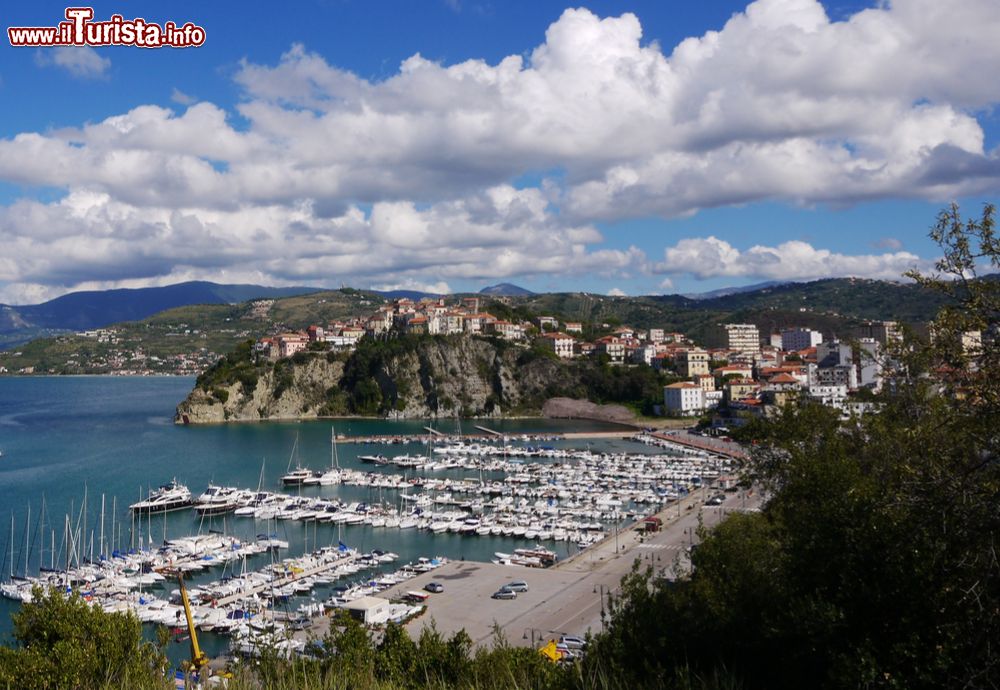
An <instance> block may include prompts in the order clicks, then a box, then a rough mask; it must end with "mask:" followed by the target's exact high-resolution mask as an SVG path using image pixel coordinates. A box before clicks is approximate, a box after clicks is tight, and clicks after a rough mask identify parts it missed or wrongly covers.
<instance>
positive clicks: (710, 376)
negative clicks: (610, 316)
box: [253, 297, 980, 429]
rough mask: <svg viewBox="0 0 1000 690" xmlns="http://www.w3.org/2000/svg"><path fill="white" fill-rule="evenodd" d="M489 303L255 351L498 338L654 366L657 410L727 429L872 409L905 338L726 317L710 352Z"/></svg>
mask: <svg viewBox="0 0 1000 690" xmlns="http://www.w3.org/2000/svg"><path fill="white" fill-rule="evenodd" d="M484 302H485V300H483V299H481V298H478V297H464V298H459V299H453V300H449V299H446V298H425V299H422V300H412V299H407V298H401V299H396V300H393V301H388V302H386V303H385V304H381V305H379V306H378V307H377V308H376V309H375V310H374V311H373V312H372V313H370V314H368V315H365V316H360V317H357V318H353V319H347V320H343V321H334V322H331V323H328V324H324V325H311V326H309V327H308V328H306V329H304V330H302V331H292V332H282V333H276V334H274V335H269V336H265V337H261V338H259V339H257V340H256V341H255V343H254V348H253V349H254V354H255V356H256V357H257V358H258V360H260V361H269V362H278V361H280V360H284V359H287V358H294V357H296V355H297V354H298V353H300V352H308V351H331V352H342V353H350V352H352V351H354V350H355V349H356V348H357V346H358V344H359V343H360V342H362V339H364V338H368V339H372V340H379V339H382V340H388V339H391V338H395V337H399V336H402V335H409V336H452V335H463V336H468V337H479V338H487V339H497V340H499V341H503V342H506V343H510V344H512V345H513V346H515V347H518V348H522V349H524V350H529V349H531V350H535V351H539V352H544V353H547V354H548V356H550V357H552V358H554V359H558V360H562V361H566V362H570V361H573V360H585V359H590V360H592V361H594V362H595V363H597V364H599V365H606V366H609V367H624V368H630V367H638V368H642V367H647V368H649V369H651V370H652V371H654V372H657V374H659V375H660V376H661V381H662V382H663V388H662V400H661V401H660V402H659V404H657V405H655V406H654V409H653V410H652V412H653V413H654V414H655V415H658V416H665V417H704V418H705V419H706V421H707V420H708V419H711V420H712V422H713V426H715V427H718V428H723V429H724V428H726V427H727V426H736V425H739V424H741V423H743V422H744V421H745V420H746V419H747V418H750V417H752V416H753V415H764V414H767V413H768V411H769V410H770V409H774V408H776V407H780V406H782V405H784V404H786V403H787V402H789V401H791V400H793V399H797V398H800V397H808V398H809V399H812V400H814V401H817V402H820V403H821V404H824V405H828V406H831V407H834V408H837V409H838V410H840V411H841V412H842V413H843V414H844V415H845V416H846V415H849V414H852V413H863V412H865V411H866V410H868V409H870V407H871V405H872V404H873V402H872V400H873V398H874V396H875V395H876V394H878V393H879V392H880V391H881V390H882V387H883V385H884V382H885V380H886V378H887V377H888V376H890V375H891V372H892V370H893V368H894V366H895V365H894V358H893V352H894V350H895V348H896V347H898V345H899V344H900V342H901V338H902V331H901V327H900V325H899V324H898V323H896V322H894V321H869V322H867V323H865V324H864V325H863V326H861V327H859V328H858V329H857V332H856V333H854V334H853V335H852V337H851V338H841V339H837V338H832V337H830V336H829V335H828V334H824V333H822V332H820V331H818V330H813V329H809V328H804V327H795V328H786V329H783V330H781V331H780V332H775V333H763V334H762V333H761V332H760V330H759V328H758V326H756V325H754V324H747V323H726V324H720V325H719V326H718V328H719V330H720V334H721V339H722V341H723V342H724V343H725V345H724V346H722V347H711V348H709V347H704V346H702V345H701V344H699V343H696V342H694V341H693V339H691V338H689V337H687V336H686V335H685V334H683V333H678V332H671V331H668V330H666V329H663V328H645V329H640V328H633V327H630V326H627V325H626V326H612V325H611V324H608V323H584V322H577V321H568V320H563V319H561V318H559V317H557V316H552V315H544V314H542V315H533V314H530V313H528V312H527V311H526V310H524V309H520V310H514V309H511V308H510V305H509V300H508V301H507V302H505V301H493V302H491V304H490V306H489V308H490V309H492V310H493V311H497V312H502V313H497V314H494V313H491V312H490V311H489V310H487V308H486V305H485V304H484ZM979 343H980V338H979V334H978V333H968V334H966V337H965V338H964V339H963V345H964V346H965V347H966V349H967V350H968V351H969V352H970V353H972V352H974V351H975V349H976V348H977V347H979ZM453 375H455V376H461V375H462V372H457V371H456V372H453ZM630 402H634V401H630Z"/></svg>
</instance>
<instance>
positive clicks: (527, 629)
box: [521, 628, 543, 647]
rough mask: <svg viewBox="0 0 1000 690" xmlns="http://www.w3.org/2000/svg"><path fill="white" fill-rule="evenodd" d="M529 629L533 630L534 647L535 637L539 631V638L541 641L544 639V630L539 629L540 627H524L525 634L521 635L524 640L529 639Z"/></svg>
mask: <svg viewBox="0 0 1000 690" xmlns="http://www.w3.org/2000/svg"><path fill="white" fill-rule="evenodd" d="M529 630H530V631H531V646H532V647H534V646H535V639H536V638H535V633H538V637H537V639H538V640H539V641H541V640H542V639H543V635H542V631H541V630H539V629H538V628H525V629H524V634H523V635H521V639H522V640H527V639H528V631H529Z"/></svg>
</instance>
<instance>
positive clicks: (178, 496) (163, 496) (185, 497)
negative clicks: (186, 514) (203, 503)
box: [129, 479, 194, 513]
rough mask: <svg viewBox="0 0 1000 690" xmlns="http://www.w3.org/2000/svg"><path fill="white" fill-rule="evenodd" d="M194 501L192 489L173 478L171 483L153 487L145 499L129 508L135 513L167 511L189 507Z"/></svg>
mask: <svg viewBox="0 0 1000 690" xmlns="http://www.w3.org/2000/svg"><path fill="white" fill-rule="evenodd" d="M193 502H194V500H193V499H192V497H191V490H190V489H188V488H187V487H186V486H184V485H183V484H178V483H177V480H176V479H173V480H172V481H171V482H170V483H169V484H164V485H163V486H161V487H159V488H158V489H152V490H151V491H150V492H149V495H148V496H147V497H146V499H145V500H142V501H138V502H137V503H133V504H132V505H130V506H129V508H130V509H131V510H132V512H134V513H166V512H169V511H172V510H181V509H183V508H187V507H188V506H190V505H191V504H192V503H193Z"/></svg>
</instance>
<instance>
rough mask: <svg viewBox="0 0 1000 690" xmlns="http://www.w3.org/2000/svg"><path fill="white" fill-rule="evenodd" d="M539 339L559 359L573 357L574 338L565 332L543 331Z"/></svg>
mask: <svg viewBox="0 0 1000 690" xmlns="http://www.w3.org/2000/svg"><path fill="white" fill-rule="evenodd" d="M538 339H539V341H540V342H541V343H542V344H543V345H544V346H546V347H548V348H550V349H551V350H552V351H553V352H555V353H556V356H557V357H559V358H560V359H570V358H572V357H573V354H574V353H573V345H574V344H575V343H576V340H574V339H573V338H571V337H570V336H568V335H566V334H565V333H545V334H543V335H541V336H539V338H538Z"/></svg>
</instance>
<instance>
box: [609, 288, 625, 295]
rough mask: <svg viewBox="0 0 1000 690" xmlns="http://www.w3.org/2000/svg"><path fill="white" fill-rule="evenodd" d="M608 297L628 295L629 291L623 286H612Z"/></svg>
mask: <svg viewBox="0 0 1000 690" xmlns="http://www.w3.org/2000/svg"><path fill="white" fill-rule="evenodd" d="M608 297H628V293H627V292H625V291H624V290H622V289H621V288H611V289H610V290H608Z"/></svg>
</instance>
